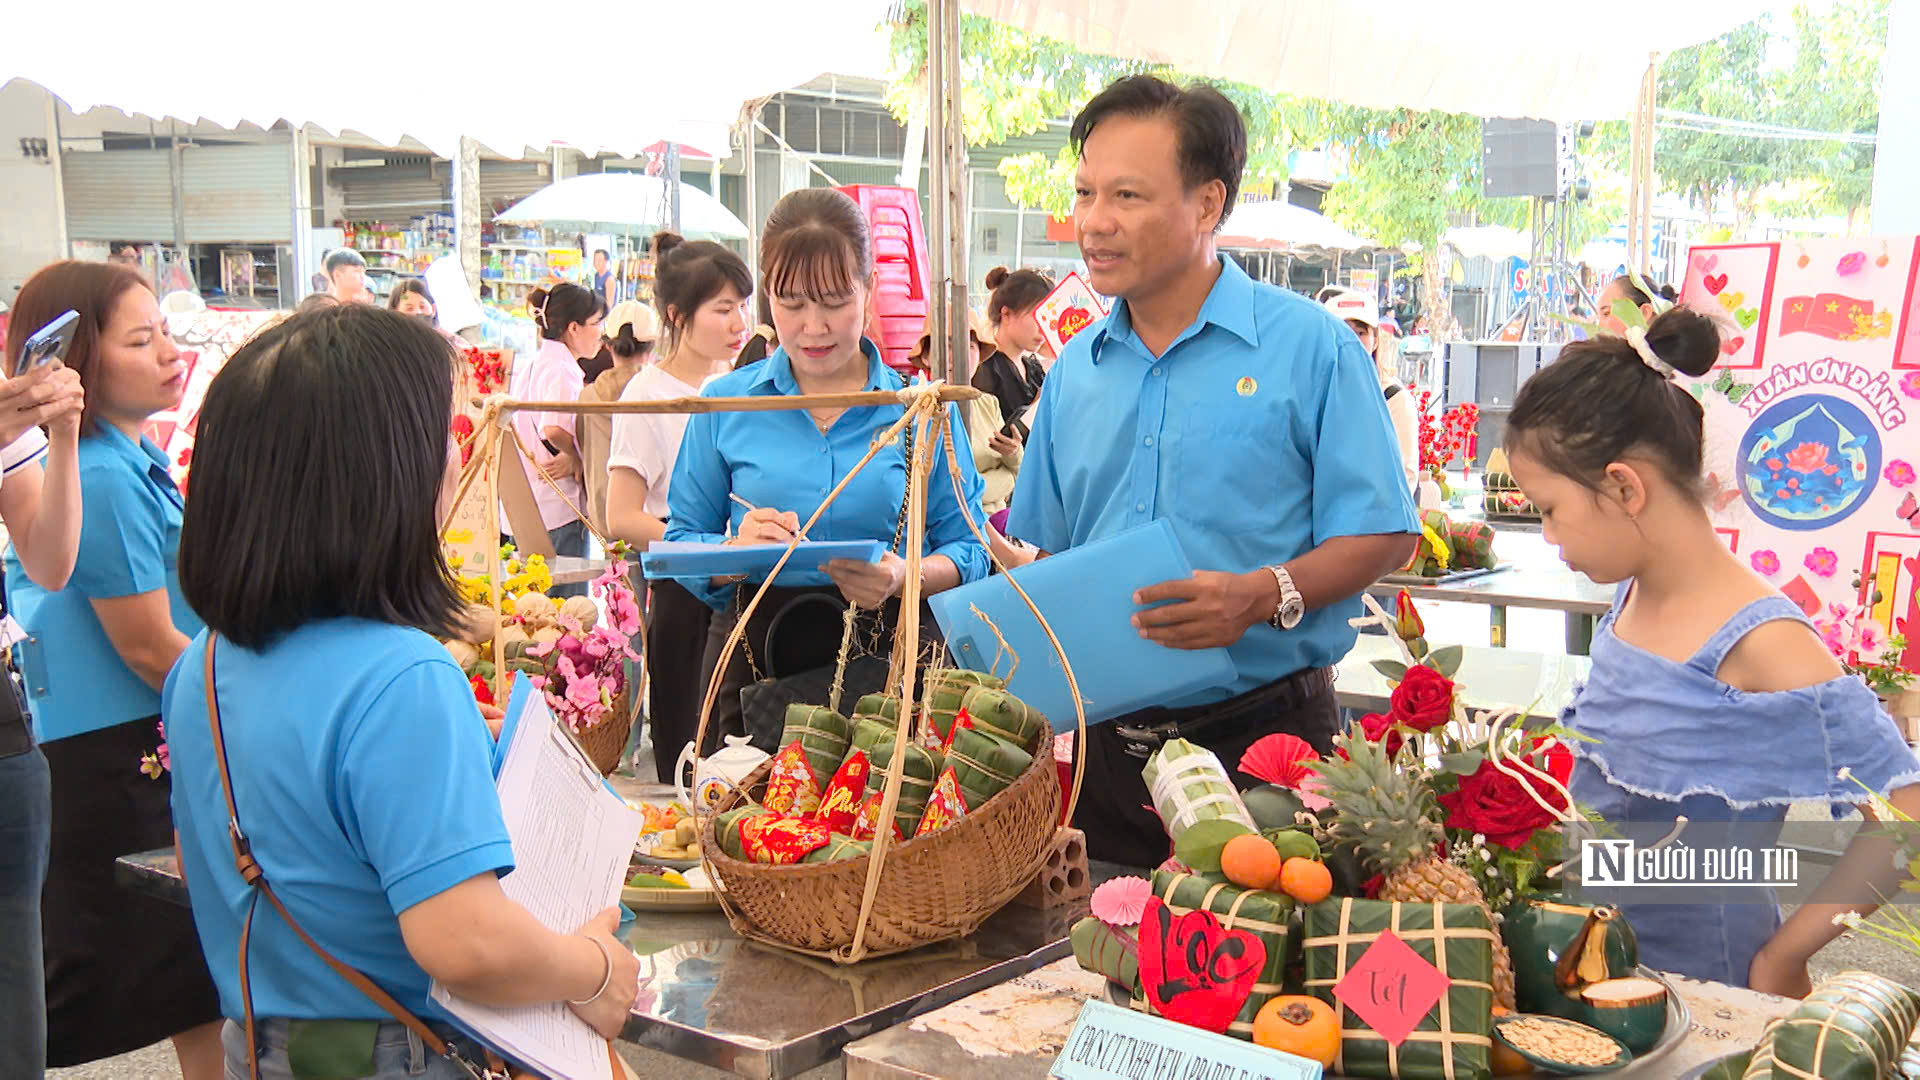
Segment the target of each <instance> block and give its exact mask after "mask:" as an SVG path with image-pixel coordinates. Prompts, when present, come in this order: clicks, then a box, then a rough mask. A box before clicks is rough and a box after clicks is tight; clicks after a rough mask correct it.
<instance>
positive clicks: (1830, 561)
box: [1805, 547, 1840, 577]
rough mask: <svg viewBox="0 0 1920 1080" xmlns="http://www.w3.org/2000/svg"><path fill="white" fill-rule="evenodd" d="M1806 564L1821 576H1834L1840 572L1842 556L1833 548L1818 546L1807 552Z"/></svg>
mask: <svg viewBox="0 0 1920 1080" xmlns="http://www.w3.org/2000/svg"><path fill="white" fill-rule="evenodd" d="M1805 565H1806V568H1807V569H1809V570H1811V571H1813V572H1814V573H1816V574H1819V575H1820V576H1821V577H1832V576H1833V575H1835V574H1837V573H1839V572H1840V556H1838V555H1836V554H1834V552H1833V549H1832V548H1823V547H1817V548H1814V549H1813V550H1812V551H1809V552H1807V558H1806V560H1805Z"/></svg>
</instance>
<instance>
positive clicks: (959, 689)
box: [920, 668, 1007, 745]
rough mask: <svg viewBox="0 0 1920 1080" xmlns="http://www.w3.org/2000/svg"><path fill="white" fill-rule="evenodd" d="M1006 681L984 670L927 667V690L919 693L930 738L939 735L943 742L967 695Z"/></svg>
mask: <svg viewBox="0 0 1920 1080" xmlns="http://www.w3.org/2000/svg"><path fill="white" fill-rule="evenodd" d="M1006 685H1007V684H1006V681H1005V680H1003V679H998V678H995V677H994V676H992V675H989V674H987V673H986V672H984V671H969V670H967V669H966V668H928V669H927V682H926V689H925V691H924V692H923V693H922V694H921V696H920V703H921V711H922V712H923V713H925V715H926V718H927V721H928V724H929V726H930V727H931V728H932V729H933V730H932V731H930V732H929V733H928V736H929V738H932V737H934V736H938V738H939V741H940V743H941V744H942V745H944V744H945V743H946V741H947V737H948V736H949V735H951V734H952V732H953V721H954V718H955V717H957V716H959V715H960V709H961V706H962V705H964V704H965V702H966V699H967V694H968V693H969V692H971V691H972V690H974V689H975V688H977V687H982V686H985V687H991V688H993V689H999V688H1001V687H1004V686H1006Z"/></svg>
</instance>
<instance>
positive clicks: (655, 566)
mask: <svg viewBox="0 0 1920 1080" xmlns="http://www.w3.org/2000/svg"><path fill="white" fill-rule="evenodd" d="M886 550H887V545H886V542H885V541H881V540H805V541H802V542H801V543H800V545H799V546H798V547H797V548H795V549H794V552H793V558H791V559H788V560H787V565H785V566H783V567H781V568H780V578H777V579H775V581H774V583H775V584H776V585H777V584H780V581H781V579H784V578H786V576H787V575H788V574H798V573H804V572H807V571H810V570H824V569H825V568H826V565H827V564H828V563H830V562H832V561H833V560H835V559H852V560H853V561H855V562H867V563H877V562H879V561H880V556H881V555H883V554H885V553H886ZM786 553H787V545H785V544H698V543H690V542H687V541H682V540H655V541H654V542H653V543H652V544H650V545H648V546H647V550H646V551H645V552H644V553H642V554H641V556H640V572H641V573H643V574H645V575H646V576H648V577H650V578H710V577H734V576H737V575H744V576H746V577H750V578H753V579H755V580H764V579H765V578H766V576H767V574H768V573H769V572H771V571H772V570H773V564H775V563H777V562H779V561H780V556H782V555H785V554H786Z"/></svg>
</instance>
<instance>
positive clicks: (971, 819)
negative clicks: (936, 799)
mask: <svg viewBox="0 0 1920 1080" xmlns="http://www.w3.org/2000/svg"><path fill="white" fill-rule="evenodd" d="M979 396H980V391H978V390H975V389H973V388H972V387H965V386H948V385H945V384H938V383H936V384H932V385H921V386H915V387H911V388H908V389H907V390H904V391H900V392H897V393H896V392H888V391H859V392H854V393H845V394H812V395H805V394H802V395H794V396H784V395H783V396H779V397H748V398H705V397H701V398H678V399H674V400H671V401H645V402H642V401H618V402H558V401H549V402H534V401H513V400H510V399H507V398H505V397H502V396H498V395H496V396H495V397H492V398H489V399H487V401H486V402H485V403H484V412H483V416H482V419H481V421H480V422H479V423H478V424H477V425H476V433H475V437H476V439H477V440H478V441H479V443H480V449H481V453H480V454H477V455H476V456H475V461H474V462H473V463H471V466H470V467H469V468H468V469H467V470H465V472H464V475H463V476H462V478H461V481H460V489H459V492H458V493H457V494H456V497H455V502H456V503H458V502H459V500H460V498H462V497H464V496H465V494H466V492H467V490H468V489H469V488H470V487H471V486H472V485H473V484H475V483H476V482H478V479H479V477H480V476H481V474H482V472H483V470H481V469H480V468H479V467H478V465H479V461H480V459H482V458H485V459H487V460H492V461H497V460H499V455H500V454H502V453H503V452H504V447H505V446H506V445H508V444H509V443H517V442H518V439H517V438H516V437H514V436H513V435H512V433H511V430H510V429H509V428H507V426H506V425H505V424H503V423H501V421H502V420H503V419H504V418H505V417H506V416H508V415H510V414H511V413H513V412H517V411H526V410H532V411H539V412H572V413H576V414H580V415H587V414H593V415H606V414H627V413H714V412H771V411H782V410H790V409H815V408H843V409H844V408H857V407H862V406H885V405H902V404H904V405H905V406H906V409H905V414H904V415H903V416H902V417H901V418H900V420H899V421H897V422H896V423H895V424H894V425H893V426H892V427H891V428H889V429H888V430H887V431H886V432H884V433H883V434H882V435H881V437H879V438H877V439H875V440H874V441H873V445H872V446H871V447H870V448H869V449H868V451H867V454H866V456H865V457H864V458H862V459H861V460H860V462H859V463H858V464H857V465H855V467H854V468H853V469H852V470H851V471H850V472H849V473H848V474H847V476H846V477H844V478H843V479H842V480H841V481H840V483H839V484H838V485H837V486H836V487H835V488H834V489H833V490H832V491H831V492H829V493H828V494H827V497H826V498H825V499H824V500H823V501H822V502H821V504H820V507H819V509H818V510H816V511H815V512H814V515H813V517H812V518H810V519H809V520H808V521H807V522H806V523H805V524H804V525H803V526H802V527H801V529H800V532H799V535H798V536H796V538H795V540H794V542H793V544H794V545H797V544H798V543H799V542H800V537H804V536H805V535H806V533H807V530H809V529H811V528H813V527H814V526H815V525H816V524H817V523H818V522H819V521H820V519H821V517H822V516H823V515H824V514H825V513H826V510H827V508H828V507H829V506H831V505H832V504H833V502H834V500H835V499H837V498H838V497H839V496H840V493H841V492H842V491H844V490H846V487H847V484H848V483H849V482H850V481H851V480H852V479H853V477H854V476H856V475H858V474H859V472H860V471H861V470H862V469H864V468H865V467H866V466H867V464H868V463H870V462H871V461H872V460H873V459H874V457H875V456H877V455H878V454H879V453H880V451H881V450H883V449H884V448H886V447H888V446H891V445H893V444H894V443H895V442H898V441H899V440H900V439H901V438H902V435H903V433H905V432H907V431H909V430H911V432H912V439H913V442H912V444H911V445H912V447H913V452H912V462H911V468H910V469H909V471H908V483H907V491H908V496H907V505H906V508H905V516H904V520H905V525H906V527H905V530H904V537H903V539H904V542H905V545H906V552H905V559H906V563H907V567H906V570H907V572H906V584H905V586H904V588H903V589H902V593H901V597H900V600H901V605H900V610H901V619H900V625H899V627H898V629H897V631H896V633H895V636H894V643H893V662H892V669H891V670H892V674H891V677H890V679H889V683H888V689H889V690H890V691H894V692H897V693H898V695H899V697H900V699H901V700H902V701H914V700H917V698H916V695H915V693H914V679H915V677H916V663H915V661H916V660H917V658H918V654H919V646H920V600H921V586H920V564H921V561H922V558H923V556H924V553H925V546H926V510H927V483H928V477H929V475H930V473H931V472H932V465H933V457H932V455H933V452H934V449H935V448H936V447H938V448H940V450H941V451H942V452H943V453H944V455H945V459H946V462H947V472H948V476H949V479H950V480H951V482H952V484H953V486H954V491H955V495H956V497H958V498H959V501H960V505H961V508H962V516H963V517H965V519H966V521H967V526H968V528H969V529H970V530H972V532H973V535H974V537H975V538H976V539H977V540H979V541H980V544H981V546H982V547H984V548H985V549H986V550H987V551H988V552H989V556H990V557H991V558H993V559H994V562H995V564H996V565H999V566H1000V569H1001V570H1005V569H1006V567H1005V565H1003V564H1000V563H999V559H998V557H997V556H992V554H991V553H992V551H993V546H992V544H990V543H988V541H987V538H986V536H985V534H984V533H983V532H982V531H981V523H980V522H979V521H977V520H975V518H974V515H973V513H972V511H971V510H970V509H968V508H967V506H966V499H965V497H964V493H963V492H962V491H961V489H960V486H959V485H960V481H959V477H960V472H961V469H960V463H959V457H958V455H957V452H956V451H955V449H954V440H953V432H952V431H951V430H950V428H949V425H948V413H947V409H946V403H948V402H954V401H970V400H972V399H974V398H976V397H979ZM518 449H519V452H520V454H521V455H522V456H530V455H527V450H526V447H524V446H520V447H519V448H518ZM486 472H487V483H488V491H489V493H488V505H490V506H497V505H498V502H499V499H498V492H497V487H496V486H495V485H497V470H488V471H486ZM496 522H497V515H492V514H489V515H488V526H487V527H488V529H489V531H490V532H491V533H493V539H494V540H495V541H496V542H497V539H498V534H497V523H496ZM794 550H795V548H794V546H789V547H788V549H787V551H786V553H785V554H784V555H783V556H782V557H781V559H780V561H779V562H778V563H776V564H775V566H774V569H773V571H772V572H771V573H770V574H768V575H767V581H766V583H764V584H762V586H761V587H760V589H759V591H757V592H756V593H755V594H754V597H753V599H752V601H750V602H749V603H748V604H747V606H746V608H745V609H744V610H743V611H742V612H741V613H740V615H739V617H738V619H737V620H736V625H735V627H734V629H733V632H732V634H731V635H730V636H729V637H728V639H727V643H726V646H725V648H724V650H723V660H722V662H721V663H718V664H716V665H715V669H714V674H713V678H712V681H711V682H710V683H709V684H708V688H707V697H706V701H705V704H704V705H703V707H702V708H701V712H700V724H699V729H698V732H697V733H696V735H695V737H694V745H695V746H703V745H705V744H706V734H707V726H708V724H709V723H710V721H711V719H712V714H713V704H714V701H715V699H716V698H717V696H718V694H719V688H720V682H721V679H722V677H723V675H724V673H725V670H726V667H727V664H726V662H725V658H730V657H731V656H732V655H733V653H734V651H735V650H736V649H738V648H740V645H741V639H742V637H743V635H744V633H745V630H746V627H747V624H748V622H749V620H750V619H751V617H752V615H753V612H754V611H755V610H756V609H757V608H758V606H759V604H760V603H761V601H762V600H763V599H764V598H765V597H766V594H767V589H768V588H769V587H770V586H771V583H772V582H773V581H774V580H775V579H777V578H778V577H779V574H780V571H781V570H782V569H784V568H785V566H786V564H787V562H788V561H789V560H790V559H791V558H792V557H793V553H794ZM1008 581H1009V582H1010V583H1011V584H1012V586H1013V589H1014V591H1015V592H1016V593H1018V594H1019V596H1020V598H1021V599H1022V600H1023V601H1024V602H1025V603H1026V606H1027V610H1028V611H1030V612H1031V613H1032V614H1033V616H1034V618H1035V619H1037V620H1038V621H1039V623H1040V627H1041V629H1042V630H1043V631H1044V632H1045V633H1046V636H1047V638H1048V640H1049V641H1050V642H1051V644H1052V646H1053V649H1054V653H1055V655H1056V656H1058V657H1059V659H1060V663H1061V666H1062V668H1063V669H1064V672H1065V675H1066V679H1067V685H1068V688H1069V690H1070V691H1071V693H1072V695H1073V698H1074V702H1075V705H1074V712H1075V730H1076V731H1077V732H1078V733H1079V738H1080V745H1082V746H1084V745H1085V740H1086V713H1085V711H1084V709H1083V708H1082V707H1081V706H1080V703H1079V699H1080V687H1079V683H1078V681H1077V680H1076V679H1075V678H1074V674H1073V668H1072V665H1071V663H1069V662H1068V660H1067V657H1066V653H1065V651H1064V649H1062V648H1061V645H1060V641H1059V638H1058V637H1057V636H1055V634H1054V632H1053V629H1052V627H1051V626H1050V625H1049V624H1048V622H1047V619H1046V616H1045V615H1044V614H1043V613H1042V612H1041V611H1040V609H1039V608H1038V607H1037V606H1036V605H1035V604H1034V602H1033V599H1032V598H1031V597H1029V596H1028V595H1027V593H1026V590H1025V589H1023V588H1021V587H1020V584H1019V582H1018V581H1017V580H1016V579H1014V578H1011V577H1010V578H1008ZM493 584H494V589H493V597H492V599H493V607H494V610H495V613H496V618H497V617H498V612H499V609H500V592H499V578H498V576H497V575H496V576H495V577H494V579H493ZM642 640H644V628H643V630H642ZM850 642H851V623H849V633H848V636H847V637H846V638H845V639H843V641H842V644H841V661H842V663H843V664H844V662H845V661H846V659H847V650H848V648H849V646H850ZM495 659H496V666H497V667H500V668H501V669H502V670H504V660H503V658H502V657H501V656H500V647H499V640H498V636H497V635H496V638H495ZM834 693H835V697H836V698H837V697H838V694H839V691H838V689H837V688H836V690H835V692H834ZM822 704H826V705H828V707H830V708H837V707H838V705H839V703H838V701H833V702H825V703H822ZM914 712H915V711H914V710H913V709H902V710H900V713H901V715H900V719H899V726H898V729H897V731H896V733H895V736H896V737H895V739H894V744H893V745H894V748H895V749H894V758H893V760H892V761H891V762H874V767H875V769H877V770H880V773H881V775H884V776H885V777H886V781H885V786H884V791H883V795H882V802H881V806H880V813H879V819H880V820H881V821H892V820H893V816H894V809H895V806H896V804H897V803H898V801H899V797H900V781H901V777H902V776H903V775H904V774H905V768H904V758H905V754H906V747H907V743H908V740H909V739H911V738H913V737H914V735H915V732H914V729H913V725H914V722H915V715H914ZM628 723H629V724H631V715H629V718H628ZM602 727H606V728H608V729H609V730H607V731H606V732H605V735H606V741H607V743H609V744H610V743H612V742H613V737H614V734H615V730H617V725H616V724H601V725H596V726H595V727H594V728H592V729H589V733H590V734H592V733H597V732H599V730H600V728H602ZM629 730H630V728H629ZM626 734H627V732H626V731H621V732H619V742H620V744H621V745H622V746H624V744H625V741H626ZM1050 739H1051V735H1050V733H1042V734H1041V735H1040V736H1037V737H1036V738H1035V740H1034V745H1032V746H1029V747H1027V749H1028V750H1029V751H1030V752H1031V753H1032V754H1033V758H1034V760H1033V764H1032V765H1031V766H1030V767H1029V768H1028V769H1027V770H1026V771H1025V772H1024V773H1022V774H1021V775H1020V776H1019V777H1017V778H1016V779H1015V780H1014V782H1013V784H1012V785H1011V786H1010V787H1008V788H1007V789H1006V790H1005V791H1002V792H1000V793H999V794H998V795H995V796H994V797H993V798H991V799H989V800H987V801H986V803H984V804H983V805H981V806H980V807H978V808H975V809H973V810H971V811H969V812H968V813H967V814H966V815H965V816H964V817H962V818H961V819H960V820H959V821H958V822H956V823H955V824H953V825H952V826H950V827H948V828H945V829H942V830H941V831H939V832H936V833H932V834H930V835H928V836H924V837H918V838H914V839H912V840H909V841H905V842H901V843H895V842H894V841H893V839H892V830H882V831H881V833H880V835H879V836H878V837H876V839H875V841H874V844H873V849H872V854H871V855H870V856H869V857H868V858H865V859H861V858H853V859H845V860H840V861H837V862H830V863H802V864H798V865H793V866H767V865H761V864H758V863H745V862H740V861H738V860H734V859H732V858H729V857H728V856H727V855H726V854H725V853H724V852H722V851H720V847H719V844H717V843H716V842H715V836H714V816H715V815H716V814H717V813H719V812H720V811H721V810H724V809H728V808H731V807H732V806H734V805H736V804H737V803H738V801H739V799H740V798H741V797H742V796H741V795H740V794H739V793H738V792H735V793H732V794H730V795H729V796H728V797H725V798H723V799H721V800H720V801H719V802H718V803H717V804H716V806H715V809H714V810H713V811H711V812H707V813H704V814H701V817H700V829H701V835H702V844H701V851H702V854H703V857H704V858H703V862H704V865H705V866H706V867H707V870H708V873H709V874H710V875H712V877H713V879H714V880H715V882H716V883H718V884H719V886H720V889H719V892H718V895H719V899H720V904H721V907H722V909H723V910H725V912H726V914H727V917H728V920H729V922H730V923H731V924H732V925H733V928H734V930H735V931H736V932H738V933H739V934H740V935H741V936H743V937H746V938H749V939H752V940H756V941H760V942H764V943H766V944H769V945H773V946H777V947H779V948H783V949H788V950H791V951H795V952H799V953H804V954H806V955H810V956H816V957H820V958H823V959H827V960H831V961H832V962H834V963H836V964H852V963H857V962H859V961H861V960H864V959H867V958H869V957H874V956H882V955H887V954H891V953H899V952H904V951H906V950H908V949H914V948H918V947H920V946H923V945H929V944H933V943H935V942H939V941H948V940H952V939H955V938H960V937H964V936H966V935H967V934H969V933H971V932H973V930H975V929H976V928H978V927H979V925H980V924H981V923H982V922H984V921H986V919H987V918H988V917H989V916H991V915H993V913H994V912H996V911H998V910H999V909H1000V908H1002V907H1004V906H1005V905H1006V904H1007V903H1008V902H1009V901H1011V900H1012V899H1013V898H1014V897H1015V896H1016V895H1018V894H1019V892H1020V891H1021V890H1022V889H1023V888H1025V887H1026V885H1027V883H1028V882H1029V881H1031V880H1032V879H1033V877H1034V875H1036V874H1037V873H1039V872H1040V870H1041V869H1042V868H1043V867H1044V866H1045V865H1046V860H1047V855H1048V852H1049V850H1050V848H1051V843H1052V839H1053V835H1054V830H1055V828H1057V827H1058V825H1059V823H1060V821H1061V820H1063V814H1062V807H1061V801H1060V782H1059V777H1058V773H1057V771H1056V768H1055V765H1054V761H1053V755H1052V753H1051V752H1050V747H1049V742H1050ZM613 752H614V754H615V755H616V756H617V754H618V750H617V749H616V750H614V751H613ZM600 760H602V759H600V758H597V757H596V761H600ZM696 767H697V766H696ZM771 767H772V766H771V763H770V762H769V763H767V764H764V765H763V766H762V767H761V768H760V769H759V770H756V771H755V773H753V774H752V775H751V776H750V777H749V779H748V782H747V783H746V784H745V785H743V788H742V790H745V791H749V792H752V791H758V790H760V788H761V787H763V786H764V784H765V782H766V778H767V775H768V773H769V772H770V771H771ZM1084 770H1085V758H1084V754H1080V755H1076V756H1075V762H1074V775H1073V783H1072V786H1071V789H1070V790H1069V791H1068V794H1067V798H1066V808H1065V815H1064V817H1067V818H1070V817H1071V815H1072V810H1073V806H1074V804H1075V803H1076V802H1077V801H1078V799H1079V796H1080V784H1081V781H1082V780H1083V778H1084ZM696 813H699V810H698V808H696Z"/></svg>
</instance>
